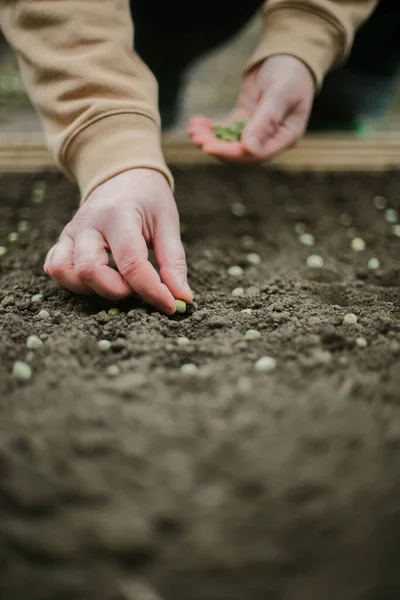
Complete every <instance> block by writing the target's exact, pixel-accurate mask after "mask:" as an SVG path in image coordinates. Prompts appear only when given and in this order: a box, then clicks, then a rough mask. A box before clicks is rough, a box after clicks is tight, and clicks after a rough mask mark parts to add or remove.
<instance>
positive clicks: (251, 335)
mask: <svg viewBox="0 0 400 600" xmlns="http://www.w3.org/2000/svg"><path fill="white" fill-rule="evenodd" d="M244 337H245V338H246V340H259V339H260V337H261V333H260V332H259V331H258V329H248V330H247V331H246V333H245V334H244Z"/></svg>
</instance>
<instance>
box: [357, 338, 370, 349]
mask: <svg viewBox="0 0 400 600" xmlns="http://www.w3.org/2000/svg"><path fill="white" fill-rule="evenodd" d="M356 344H357V346H358V347H359V348H366V347H367V346H368V342H367V340H366V339H365V338H363V337H358V338H357V339H356Z"/></svg>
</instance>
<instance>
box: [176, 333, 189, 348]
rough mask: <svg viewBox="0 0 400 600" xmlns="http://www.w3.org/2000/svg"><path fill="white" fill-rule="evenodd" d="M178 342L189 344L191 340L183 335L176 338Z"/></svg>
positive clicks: (182, 344) (180, 344) (179, 344)
mask: <svg viewBox="0 0 400 600" xmlns="http://www.w3.org/2000/svg"><path fill="white" fill-rule="evenodd" d="M176 343H177V344H178V346H187V345H188V344H190V340H189V338H187V337H185V336H184V335H182V336H181V337H178V338H176Z"/></svg>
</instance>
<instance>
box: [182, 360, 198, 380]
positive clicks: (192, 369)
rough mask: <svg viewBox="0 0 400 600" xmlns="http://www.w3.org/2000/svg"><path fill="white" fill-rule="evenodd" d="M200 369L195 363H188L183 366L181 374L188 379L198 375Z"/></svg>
mask: <svg viewBox="0 0 400 600" xmlns="http://www.w3.org/2000/svg"><path fill="white" fill-rule="evenodd" d="M198 370H199V369H198V367H197V365H195V364H194V363H186V364H185V365H182V366H181V369H180V371H181V374H182V375H185V376H187V377H192V376H193V375H197V372H198Z"/></svg>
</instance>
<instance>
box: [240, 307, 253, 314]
mask: <svg viewBox="0 0 400 600" xmlns="http://www.w3.org/2000/svg"><path fill="white" fill-rule="evenodd" d="M240 312H241V313H242V314H243V315H251V313H252V312H253V309H252V308H244V309H243V310H241V311H240Z"/></svg>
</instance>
